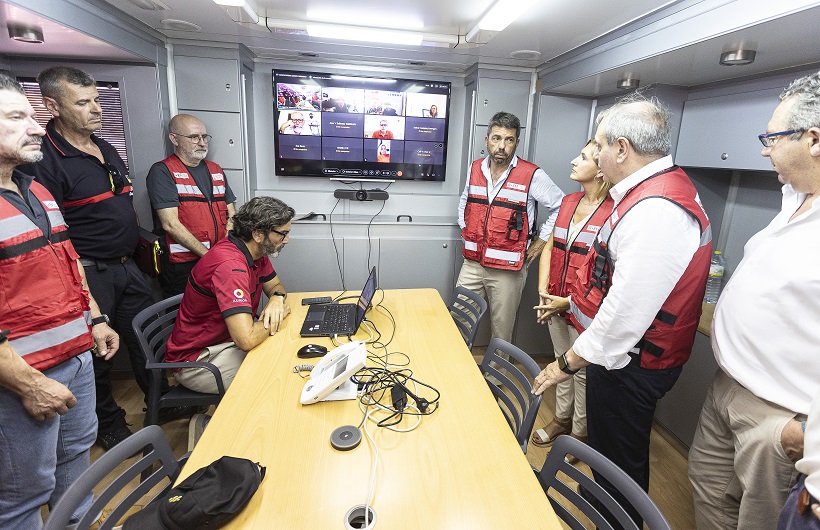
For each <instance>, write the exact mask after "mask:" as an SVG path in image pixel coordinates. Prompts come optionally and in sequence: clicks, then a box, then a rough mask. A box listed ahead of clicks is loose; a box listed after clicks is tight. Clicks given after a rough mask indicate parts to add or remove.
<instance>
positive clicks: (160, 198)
mask: <svg viewBox="0 0 820 530" xmlns="http://www.w3.org/2000/svg"><path fill="white" fill-rule="evenodd" d="M168 130H169V132H168V139H169V140H170V141H171V144H173V146H174V154H172V155H171V156H169V157H168V158H166V159H165V160H162V161H160V162H157V163H156V164H154V165H153V166H151V169H150V171H148V178H147V180H146V185H147V187H148V197H149V198H150V199H151V207H152V208H153V209H154V231H155V232H157V233H159V234H164V235H165V249H166V252H165V253H163V255H162V272H161V273H160V275H159V283H160V285H161V286H162V292H163V294H164V295H165V297H166V298H167V297H170V296H174V295H177V294H181V293H182V292H183V291H184V290H185V284H186V283H187V281H188V276H189V275H190V274H191V269H193V268H194V265H195V264H196V262H197V261H198V260H199V258H201V257H202V256H204V255H205V253H206V252H208V249H209V248H211V247H212V246H213V245H214V244H215V243H216V242H217V241H219V240H220V239H222V238H223V237H225V232H226V231H227V229H228V228H229V227H230V218H231V217H233V215H234V213H235V210H234V203H235V202H236V197H235V196H234V194H233V191H231V187H230V186H229V185H228V181H227V179H226V178H225V172H224V171H223V170H222V168H221V167H219V166H218V165H217V164H216V163H214V162H212V161H210V160H208V159H206V158H205V157H206V156H207V155H208V144H209V142H210V139H211V135H209V134H208V132H207V130H206V128H205V124H204V123H202V122H201V121H200V120H199V119H197V118H196V117H194V116H191V115H190V114H177V115H176V116H174V117H173V118H171V121H170V122H169V123H168Z"/></svg>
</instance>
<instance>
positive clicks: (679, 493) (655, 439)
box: [91, 348, 695, 530]
mask: <svg viewBox="0 0 820 530" xmlns="http://www.w3.org/2000/svg"><path fill="white" fill-rule="evenodd" d="M479 351H480V349H479V348H476V349H475V350H474V353H478V352H479ZM476 360H477V362H480V360H481V355H476ZM536 360H538V361H539V364H542V365H544V364H546V363H547V362H550V361H551V359H549V358H539V359H536ZM114 383H115V384H114V386H115V398H116V400H117V402H118V403H119V404H120V406H122V407H123V408H124V409H125V410H126V412H127V416H126V420H127V421H128V422H129V423H131V424H132V427H131V428H132V430H137V429H139V428H140V427H141V426H142V422H143V419H144V416H145V414H144V412H143V410H142V409H143V407H144V404H143V396H142V393H141V392H140V390H139V388H138V387H137V385H136V383H135V382H134V381H133V380H117V381H115V382H114ZM554 410H555V392H554V390H551V391H549V392H547V394H545V398H544V400H543V401H542V403H541V409H540V410H539V413H538V419H537V421H536V428H538V427H542V426H544V425H546V424H547V423H549V421H550V420H551V419H552V417H553V411H554ZM163 430H164V431H165V434H166V436H167V437H168V441H169V442H170V444H171V447H172V448H173V449H174V454H175V455H176V456H177V457H179V456H182V455H183V454H184V453H185V452H186V451H187V449H188V421H187V420H176V421H172V422H170V423H167V424H165V425H163ZM548 452H549V448H540V447H536V446H534V445H532V444H530V446H529V449H528V453H527V458H528V460H529V461H530V463H531V464H532V465H533V466H534V467H535V468H540V467H541V465H542V464H543V462H544V459H545V458H546V455H547V453H548ZM102 454H103V450H102V449H101V448H99V447H97V446H94V448H93V449H92V451H91V460H92V462H93V461H94V460H96V459H97V458H99V457H100V455H102ZM650 461H651V477H650V486H649V494H650V496H651V497H652V499H653V500H654V501H655V503H656V504H657V505H658V507H659V508H660V510H661V512H663V514H664V516H666V519H667V520H668V521H669V524H670V525H671V527H672V528H673V529H675V530H691V529H694V528H695V523H694V512H693V507H692V487H691V485H690V483H689V479H688V477H687V474H686V456H685V447H683V446H682V445H681V444H680V443H679V442H676V441H675V440H674V439H673V438H672V437H671V436H669V435H666V434H665V433H664V432H663V428H662V427H660V426H657V427H656V428H655V429H653V432H652V439H651V445H650ZM587 471H588V469H587ZM149 498H150V497H149ZM145 502H147V500H146V501H145ZM136 509H139V506H137V507H135V508H134V510H136ZM104 515H105V512H104ZM92 528H93V527H92Z"/></svg>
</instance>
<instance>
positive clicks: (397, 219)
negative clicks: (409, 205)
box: [396, 215, 413, 223]
mask: <svg viewBox="0 0 820 530" xmlns="http://www.w3.org/2000/svg"><path fill="white" fill-rule="evenodd" d="M402 217H407V220H408V221H410V222H411V223H412V222H413V216H411V215H397V216H396V222H397V223H400V222H401V218H402Z"/></svg>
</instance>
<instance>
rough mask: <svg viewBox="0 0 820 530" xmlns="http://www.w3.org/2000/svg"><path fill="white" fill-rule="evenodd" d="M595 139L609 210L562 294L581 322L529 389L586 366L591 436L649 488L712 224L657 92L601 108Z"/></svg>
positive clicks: (690, 331) (696, 312)
mask: <svg viewBox="0 0 820 530" xmlns="http://www.w3.org/2000/svg"><path fill="white" fill-rule="evenodd" d="M595 142H596V144H597V152H598V153H597V156H598V165H599V167H600V168H601V171H602V172H603V174H604V178H606V179H608V180H609V181H610V182H611V183H612V189H611V190H610V196H611V197H612V199H613V201H614V209H613V211H612V214H611V215H610V216H609V219H607V220H606V221H605V222H604V224H603V226H602V227H601V230H600V231H599V232H598V236H597V237H596V238H595V242H594V244H593V247H592V249H591V250H592V252H589V253H588V254H587V259H586V261H585V263H584V264H583V265H582V266H581V268H580V269H579V270H578V277H579V281H578V282H576V284H575V285H574V286H573V287H574V288H573V289H572V290H571V292H570V311H571V312H572V315H573V316H574V317H575V318H576V319H577V321H578V322H579V323H580V324H581V326H583V327H584V329H585V330H584V332H583V333H581V335H580V336H579V337H578V339H576V341H575V343H574V344H573V345H572V347H570V349H569V350H568V351H567V352H566V353H565V354H564V355H561V356H559V358H558V360H557V361H556V362H554V363H551V364H549V365H547V367H546V368H545V369H544V370H543V371H542V372H541V374H539V376H538V377H537V378H536V380H535V384H534V387H535V388H534V390H533V392H534V393H536V394H540V393H542V392H543V391H544V390H545V389H546V388H548V387H550V386H552V385H554V384H556V383H559V382H561V381H563V380H566V379H569V378H570V377H572V374H573V373H575V372H577V371H578V370H579V369H580V368H582V367H584V366H588V368H587V422H588V431H589V445H591V446H592V447H594V448H595V449H597V450H598V451H600V452H601V453H603V454H604V455H606V456H607V457H608V458H609V459H610V460H612V461H613V462H614V463H615V464H616V465H617V466H618V467H620V468H621V469H623V470H624V471H626V473H627V474H628V475H629V476H630V477H632V478H633V479H634V480H635V481H636V482H637V483H638V484H639V485H640V486H641V487H643V488H644V490H647V491H648V490H649V436H650V433H651V430H652V418H653V416H654V413H655V405H656V403H657V401H658V400H659V399H660V398H661V397H663V396H664V394H666V392H667V391H669V389H670V388H672V386H673V385H674V384H675V382H676V381H677V379H678V376H679V375H680V373H681V370H682V368H683V364H684V363H685V362H686V361H687V359H688V358H689V354H690V353H691V350H692V344H693V342H694V339H695V332H696V330H697V325H698V321H699V318H700V312H701V302H702V300H703V294H704V292H705V290H706V277H707V274H708V272H709V260H710V257H711V251H712V238H711V228H710V226H709V220H708V219H707V218H706V213H705V212H704V211H703V207H702V206H701V204H700V199H699V197H698V194H697V190H696V189H695V187H694V186H693V185H692V182H691V181H690V180H689V177H687V176H686V173H684V172H683V170H682V169H680V168H679V167H677V166H675V165H674V164H673V163H672V157H671V156H669V149H670V144H671V140H670V129H669V114H668V112H667V111H666V110H665V109H664V108H663V107H662V106H661V105H660V103H659V102H658V101H657V100H655V99H652V100H647V99H646V98H644V97H643V96H640V95H634V96H631V97H628V98H625V99H623V100H621V101H619V102H618V103H616V104H615V105H614V106H612V107H611V108H609V109H607V110H605V111H604V112H602V113H601V115H600V116H599V117H598V130H597V132H596V133H595ZM595 479H596V481H598V482H599V483H601V485H602V486H603V487H604V488H605V489H607V490H608V491H609V493H610V494H612V496H613V497H614V498H616V499H618V500H619V501H622V504H624V505H625V506H626V505H628V503H625V500H624V498H623V496H622V495H621V494H620V493H619V492H618V490H617V489H616V488H614V487H613V486H612V485H611V484H609V483H608V482H607V481H606V480H605V479H604V478H603V477H600V476H598V475H597V474H596V477H595ZM628 511H629V512H630V515H631V516H632V518H633V519H635V520H636V522H637V521H640V516H639V515H638V513H637V512H636V511H635V510H633V509H631V508H629V509H628ZM638 525H640V523H638Z"/></svg>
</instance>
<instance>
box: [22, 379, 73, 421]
mask: <svg viewBox="0 0 820 530" xmlns="http://www.w3.org/2000/svg"><path fill="white" fill-rule="evenodd" d="M20 400H21V401H22V402H23V407H25V409H26V411H27V412H28V413H29V414H31V416H32V417H33V418H34V419H37V420H47V419H50V418H54V417H55V416H57V414H65V413H66V412H68V409H70V408H71V407H73V406H74V405H76V404H77V398H75V397H74V394H72V393H71V391H70V390H69V389H68V388H67V387H66V386H65V385H63V384H62V383H60V382H59V381H55V380H54V379H49V378H48V377H46V376H44V375H43V376H41V377H38V378H37V379H36V380H35V382H34V384H32V385H31V386H30V387H29V388H28V389H27V391H26V392H25V394H23V395H21V396H20Z"/></svg>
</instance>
